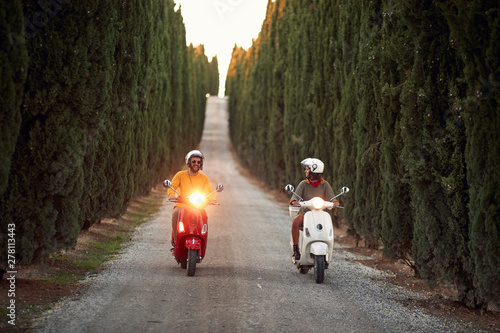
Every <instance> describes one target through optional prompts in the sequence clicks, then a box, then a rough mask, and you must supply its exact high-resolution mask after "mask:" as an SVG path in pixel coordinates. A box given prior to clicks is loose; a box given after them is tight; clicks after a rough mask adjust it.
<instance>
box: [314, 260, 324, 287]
mask: <svg viewBox="0 0 500 333" xmlns="http://www.w3.org/2000/svg"><path fill="white" fill-rule="evenodd" d="M324 278H325V256H314V279H315V280H316V283H323V280H324Z"/></svg>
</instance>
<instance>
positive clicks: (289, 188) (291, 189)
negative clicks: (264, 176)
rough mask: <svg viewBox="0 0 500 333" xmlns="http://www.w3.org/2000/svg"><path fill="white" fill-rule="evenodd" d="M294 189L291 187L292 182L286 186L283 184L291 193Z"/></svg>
mask: <svg viewBox="0 0 500 333" xmlns="http://www.w3.org/2000/svg"><path fill="white" fill-rule="evenodd" d="M294 190H295V187H293V185H292V184H288V185H287V186H285V191H287V192H288V193H291V192H293V191H294Z"/></svg>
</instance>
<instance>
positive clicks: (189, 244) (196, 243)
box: [186, 237, 201, 250]
mask: <svg viewBox="0 0 500 333" xmlns="http://www.w3.org/2000/svg"><path fill="white" fill-rule="evenodd" d="M186 249H191V250H199V249H201V239H199V238H197V237H188V238H186Z"/></svg>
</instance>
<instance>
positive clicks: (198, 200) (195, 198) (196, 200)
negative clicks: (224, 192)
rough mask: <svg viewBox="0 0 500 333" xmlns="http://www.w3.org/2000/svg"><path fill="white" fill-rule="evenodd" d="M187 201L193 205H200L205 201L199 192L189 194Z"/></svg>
mask: <svg viewBox="0 0 500 333" xmlns="http://www.w3.org/2000/svg"><path fill="white" fill-rule="evenodd" d="M189 201H191V203H192V204H193V205H201V204H202V203H203V202H204V201H205V198H204V197H203V195H201V194H200V193H193V194H191V195H190V196H189Z"/></svg>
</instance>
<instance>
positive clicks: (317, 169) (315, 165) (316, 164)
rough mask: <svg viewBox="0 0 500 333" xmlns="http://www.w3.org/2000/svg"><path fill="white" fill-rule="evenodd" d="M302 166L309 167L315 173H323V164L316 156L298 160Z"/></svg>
mask: <svg viewBox="0 0 500 333" xmlns="http://www.w3.org/2000/svg"><path fill="white" fill-rule="evenodd" d="M300 164H302V165H303V166H304V167H309V169H311V173H317V174H321V173H323V170H324V169H325V164H324V163H323V162H321V160H318V159H317V158H314V157H313V158H311V157H308V158H306V159H305V160H303V161H302V162H300Z"/></svg>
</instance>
